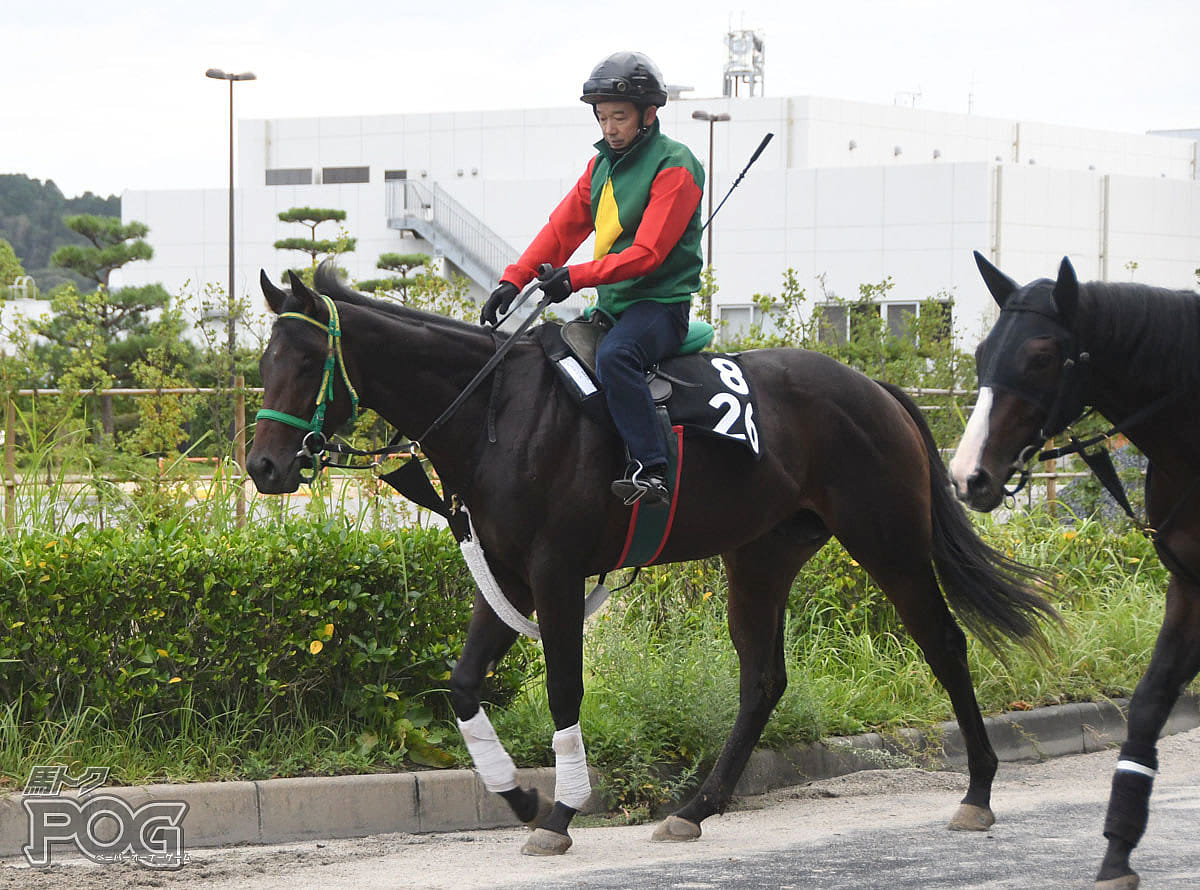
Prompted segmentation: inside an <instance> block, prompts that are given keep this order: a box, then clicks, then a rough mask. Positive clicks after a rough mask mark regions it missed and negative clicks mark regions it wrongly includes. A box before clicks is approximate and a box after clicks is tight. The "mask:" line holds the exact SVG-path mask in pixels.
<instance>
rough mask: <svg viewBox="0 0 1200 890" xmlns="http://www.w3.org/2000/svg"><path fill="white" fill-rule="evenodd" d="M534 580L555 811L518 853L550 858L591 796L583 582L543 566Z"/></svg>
mask: <svg viewBox="0 0 1200 890" xmlns="http://www.w3.org/2000/svg"><path fill="white" fill-rule="evenodd" d="M533 581H534V596H535V601H536V602H537V614H538V627H539V628H540V629H541V632H542V649H543V651H544V653H545V656H546V695H547V698H548V700H549V703H550V714H551V716H552V717H553V718H554V729H555V732H554V737H553V739H552V741H551V744H552V747H553V749H554V777H555V778H554V809H553V811H552V812H551V813H550V815H549V817H547V819H546V820H545V821H544V822H543V823H542V826H541V828H539V829H538V830H537V831H535V832H534V833H533V835H532V836H531V837H530V838H529V841H528V842H527V843H526V844H525V846H524V848H522V850H521V852H522V853H525V854H526V855H529V856H553V855H557V854H560V853H565V852H566V851H567V849H568V848H569V847H570V846H571V837H570V835H569V834H568V833H567V829H568V828H569V827H570V825H571V820H572V819H573V818H574V817H575V814H576V813H577V812H578V811H579V810H580V809H581V808H582V807H583V805H584V804H585V803H587V801H588V798H589V797H591V795H592V785H591V780H590V779H589V777H588V768H587V752H586V751H585V749H584V746H583V733H582V731H581V730H580V727H579V708H580V705H581V703H582V702H583V579H582V578H572V577H571V576H570V575H569V574H567V573H565V572H559V571H553V570H551V569H549V568H543V570H542V571H541V572H540V573H538V574H537V575H535V577H534V579H533Z"/></svg>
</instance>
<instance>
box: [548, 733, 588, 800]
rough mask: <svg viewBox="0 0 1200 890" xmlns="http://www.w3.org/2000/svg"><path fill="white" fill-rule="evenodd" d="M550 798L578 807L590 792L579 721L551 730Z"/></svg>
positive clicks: (585, 753) (585, 755) (585, 754)
mask: <svg viewBox="0 0 1200 890" xmlns="http://www.w3.org/2000/svg"><path fill="white" fill-rule="evenodd" d="M552 747H553V748H554V799H555V800H556V801H559V802H561V803H565V804H566V805H567V806H569V807H570V808H571V809H573V810H578V809H582V808H583V805H584V804H585V803H587V801H588V798H589V797H591V796H592V782H591V780H590V779H589V778H588V768H587V752H586V751H584V750H583V733H582V732H581V731H580V729H579V724H578V723H576V724H575V725H574V726H568V727H567V728H566V729H560V730H559V731H558V732H556V733H555V734H554V741H553V742H552Z"/></svg>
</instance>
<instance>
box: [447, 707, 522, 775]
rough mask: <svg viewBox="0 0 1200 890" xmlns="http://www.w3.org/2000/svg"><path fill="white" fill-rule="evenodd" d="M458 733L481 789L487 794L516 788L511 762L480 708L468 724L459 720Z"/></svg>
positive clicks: (514, 772) (514, 769) (514, 770)
mask: <svg viewBox="0 0 1200 890" xmlns="http://www.w3.org/2000/svg"><path fill="white" fill-rule="evenodd" d="M458 730H459V732H461V733H462V737H463V741H464V742H466V743H467V750H468V751H470V752H471V760H473V761H474V762H475V771H476V772H478V773H479V777H480V778H481V779H483V785H484V787H485V788H487V790H488V791H510V790H512V789H513V788H516V787H517V772H516V767H515V766H514V764H513V760H512V758H511V757H509V756H508V752H507V751H505V750H504V746H503V745H502V744H500V738H499V737H498V736H497V735H496V730H495V729H493V728H492V721H490V720H488V718H487V714H485V713H484V712H483V708H480V709H479V713H478V714H476V715H475V716H474V717H472V718H471V719H470V720H467V721H466V722H464V721H462V720H459V721H458Z"/></svg>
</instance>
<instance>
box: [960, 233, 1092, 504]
mask: <svg viewBox="0 0 1200 890" xmlns="http://www.w3.org/2000/svg"><path fill="white" fill-rule="evenodd" d="M975 262H976V264H977V265H978V266H979V271H980V273H981V274H982V275H983V280H984V282H985V283H986V284H987V287H988V290H989V291H991V293H992V296H993V297H995V299H996V302H997V303H998V304H1000V317H999V319H997V321H996V324H995V325H994V326H993V327H992V330H991V331H990V332H989V333H988V335H987V337H986V338H984V340H983V342H982V343H980V344H979V347H978V348H977V349H976V350H975V367H976V372H977V374H978V376H979V400H978V401H977V402H976V404H975V410H974V412H972V414H971V418H970V420H969V421H968V423H967V428H966V431H965V432H964V433H963V438H962V441H961V442H960V443H959V446H958V451H957V452H956V454H955V455H954V459H953V460H952V461H951V462H950V475H951V477H952V478H953V480H954V489H955V492H956V493H957V494H958V497H959V498H960V499H961V500H963V501H965V502H966V503H967V504H968V505H969V506H970V507H972V508H974V509H976V510H982V511H985V512H986V511H988V510H992V509H995V508H996V507H997V506H999V505H1000V503H1001V501H1003V500H1004V494H1005V491H1004V485H1005V483H1006V482H1007V481H1008V478H1009V477H1010V476H1011V475H1012V474H1013V473H1014V472H1017V471H1019V470H1021V468H1023V467H1024V465H1025V464H1026V463H1027V462H1028V461H1029V460H1030V459H1032V457H1033V456H1034V455H1035V454H1036V453H1037V451H1038V449H1040V448H1041V446H1042V443H1043V442H1045V441H1046V439H1047V438H1049V437H1050V436H1053V435H1055V434H1056V433H1059V432H1061V431H1062V430H1063V429H1064V428H1065V427H1066V426H1067V424H1069V423H1070V422H1071V421H1072V420H1074V419H1075V418H1076V417H1077V416H1078V415H1079V413H1080V412H1081V411H1082V410H1083V408H1084V404H1083V397H1084V396H1083V387H1084V384H1085V383H1086V381H1085V379H1084V378H1085V373H1084V368H1085V366H1086V361H1082V362H1081V361H1080V353H1079V346H1078V343H1077V340H1076V336H1075V334H1074V325H1075V315H1076V308H1077V306H1078V302H1079V282H1078V280H1077V279H1076V277H1075V270H1074V268H1072V266H1071V263H1070V261H1069V260H1068V259H1067V258H1066V257H1063V261H1062V264H1061V265H1060V266H1059V270H1058V280H1057V281H1051V280H1050V279H1048V278H1039V279H1038V280H1037V281H1033V282H1031V283H1029V284H1027V285H1025V286H1024V287H1020V286H1018V285H1017V283H1016V282H1015V281H1013V280H1012V279H1011V278H1009V277H1008V276H1007V275H1005V274H1004V273H1003V272H1001V271H1000V270H999V269H997V268H996V267H995V266H993V265H992V264H991V263H989V262H988V261H987V260H986V259H984V258H983V257H982V256H981V255H980V254H979V253H978V252H976V253H975ZM1084 358H1085V359H1086V356H1084Z"/></svg>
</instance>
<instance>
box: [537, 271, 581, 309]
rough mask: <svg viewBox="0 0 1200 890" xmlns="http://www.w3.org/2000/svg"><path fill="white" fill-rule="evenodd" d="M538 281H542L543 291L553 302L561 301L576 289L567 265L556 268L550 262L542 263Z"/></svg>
mask: <svg viewBox="0 0 1200 890" xmlns="http://www.w3.org/2000/svg"><path fill="white" fill-rule="evenodd" d="M538 281H540V282H541V288H542V293H544V294H545V295H546V296H548V297H549V298H550V301H551V302H553V303H561V302H562V301H563V300H565V299H566V298H567V297H569V296H571V294H572V293H574V291H575V288H573V287H572V286H571V275H570V273H569V272H568V271H567V267H566V266H559V267H558V268H557V269H555V268H554V267H553V266H551V265H550V264H549V263H542V265H541V266H539V267H538Z"/></svg>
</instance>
